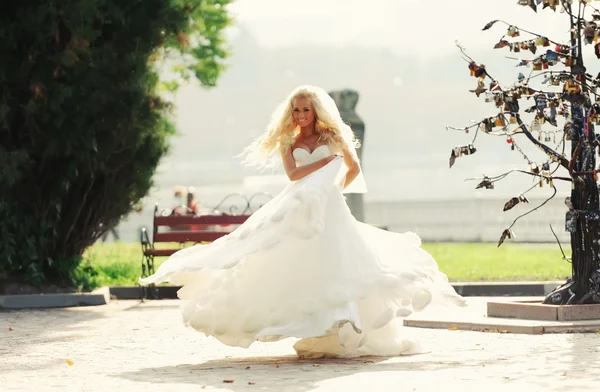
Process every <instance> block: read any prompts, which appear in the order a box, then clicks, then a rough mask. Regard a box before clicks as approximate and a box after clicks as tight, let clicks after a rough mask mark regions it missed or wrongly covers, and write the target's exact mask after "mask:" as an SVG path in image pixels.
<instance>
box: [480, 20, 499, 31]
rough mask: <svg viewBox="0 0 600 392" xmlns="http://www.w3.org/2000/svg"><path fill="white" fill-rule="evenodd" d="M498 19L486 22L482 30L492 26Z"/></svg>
mask: <svg viewBox="0 0 600 392" xmlns="http://www.w3.org/2000/svg"><path fill="white" fill-rule="evenodd" d="M497 21H498V20H497V19H496V20H492V21H491V22H489V23H488V24H486V25H485V26H484V27H483V29H481V30H488V29H489V28H491V27H492V26H493V25H494V24H495V23H496V22H497Z"/></svg>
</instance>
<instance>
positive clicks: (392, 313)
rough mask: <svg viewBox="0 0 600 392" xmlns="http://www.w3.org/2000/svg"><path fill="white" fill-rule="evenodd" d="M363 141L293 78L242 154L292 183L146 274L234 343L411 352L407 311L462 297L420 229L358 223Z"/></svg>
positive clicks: (198, 325)
mask: <svg viewBox="0 0 600 392" xmlns="http://www.w3.org/2000/svg"><path fill="white" fill-rule="evenodd" d="M357 144H358V143H357V141H356V139H355V138H354V135H353V133H352V130H351V129H350V127H349V126H348V125H346V124H345V123H344V122H343V121H342V119H341V117H340V114H339V112H338V109H337V107H336V105H335V103H334V101H333V99H332V98H331V97H329V95H328V94H327V93H326V92H325V91H324V90H323V89H321V88H318V87H314V86H301V87H298V88H296V89H295V90H294V91H293V92H292V93H291V94H290V95H289V96H288V97H287V98H286V99H285V100H284V101H283V102H282V103H281V105H280V106H279V107H278V108H277V110H276V111H275V113H274V114H273V117H272V120H271V123H270V125H269V127H268V129H267V131H266V132H265V133H264V134H263V135H262V136H260V137H259V138H258V139H257V140H256V141H255V142H254V143H252V144H251V145H250V146H249V147H247V148H246V150H245V151H244V156H245V158H246V162H248V163H250V164H256V165H258V166H262V167H269V166H271V167H272V166H274V165H276V164H277V163H278V162H282V163H283V167H284V169H285V172H286V173H287V175H288V177H289V178H290V180H291V183H290V184H289V185H288V186H287V187H285V189H283V191H282V192H281V193H280V194H279V195H277V196H276V197H275V198H274V199H272V200H271V201H270V202H269V203H267V204H265V205H264V206H263V207H262V208H260V209H259V210H258V211H257V212H256V213H254V214H253V215H252V216H251V217H250V218H249V219H248V220H247V221H246V222H245V223H244V224H243V225H241V226H240V227H238V228H237V229H236V230H235V231H233V232H232V233H231V234H229V235H227V236H225V237H222V238H220V239H218V240H217V241H214V242H213V243H211V244H208V245H195V246H193V247H190V248H186V249H182V250H180V251H178V252H177V253H175V254H173V255H172V256H171V257H170V258H169V259H168V260H167V261H165V262H164V263H163V264H162V265H161V266H160V267H159V269H158V270H157V272H156V273H155V274H154V275H152V276H150V277H148V278H146V279H140V283H141V284H152V283H160V282H165V281H168V282H171V283H173V284H177V285H182V286H183V287H182V288H181V289H180V290H179V292H178V296H179V298H180V299H182V300H184V301H183V305H182V307H181V312H182V315H183V321H184V323H185V324H186V325H187V326H190V327H192V328H194V329H196V330H198V331H200V332H202V333H204V334H206V335H207V336H213V337H215V338H216V339H218V340H220V341H221V342H223V343H224V344H227V345H230V346H239V347H245V348H247V347H249V346H250V345H251V344H252V343H254V342H256V341H263V342H269V341H276V340H279V339H284V338H288V337H295V338H300V339H299V340H298V341H297V342H296V343H295V344H294V349H295V350H296V353H297V354H298V356H300V357H312V358H316V357H356V356H362V355H379V356H394V355H400V354H403V353H408V352H414V351H415V350H416V346H415V345H414V344H412V343H411V341H409V340H406V339H402V338H401V337H400V332H401V319H402V318H404V317H406V316H408V315H410V314H411V313H412V312H413V311H420V310H422V309H424V308H425V307H426V306H428V305H437V304H441V305H444V304H457V305H464V304H465V301H464V300H463V299H462V297H460V296H459V295H458V294H456V292H455V291H454V289H453V288H452V286H451V285H450V284H449V283H448V279H447V277H446V275H444V274H443V273H441V272H440V271H439V268H438V265H437V263H436V262H435V260H434V259H433V258H432V257H431V256H430V255H429V254H428V253H427V252H426V251H425V250H423V249H422V248H421V247H420V245H421V240H420V238H419V237H418V236H417V235H416V234H414V233H410V232H409V233H402V234H401V233H392V232H387V231H384V230H380V229H377V228H375V227H372V226H369V225H366V224H363V223H361V222H358V221H357V220H355V219H354V217H353V216H352V214H351V212H350V210H349V208H348V206H347V205H346V202H345V199H344V196H343V193H347V192H353V193H360V192H366V186H365V184H364V177H363V175H362V173H361V170H360V164H359V161H358V156H357V154H356V147H357Z"/></svg>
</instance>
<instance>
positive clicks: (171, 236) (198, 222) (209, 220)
mask: <svg viewBox="0 0 600 392" xmlns="http://www.w3.org/2000/svg"><path fill="white" fill-rule="evenodd" d="M232 196H238V197H240V196H241V195H229V196H228V197H227V198H225V199H224V200H223V202H224V201H225V200H227V199H228V198H230V197H232ZM258 196H266V197H267V198H269V199H270V198H272V196H270V195H268V194H266V193H258V194H256V195H254V196H252V197H251V198H250V199H246V198H245V197H243V196H241V197H242V198H243V200H244V201H245V202H244V203H243V207H242V208H237V207H236V206H232V207H230V208H229V211H230V213H229V214H227V213H222V212H220V211H219V209H218V208H214V209H212V214H210V215H205V214H203V215H173V212H172V211H171V210H161V211H159V210H158V205H157V206H155V207H154V216H153V221H152V238H150V235H148V231H147V230H146V229H145V228H142V230H141V232H140V242H141V245H142V277H143V278H145V277H147V276H150V275H152V274H154V272H155V270H154V258H155V257H168V256H171V255H172V254H173V253H175V252H177V251H178V250H180V249H183V248H184V247H186V246H189V245H190V244H197V243H209V242H213V241H215V240H216V239H218V238H221V237H223V236H225V235H227V234H229V233H231V232H232V231H233V230H235V229H236V228H237V227H238V226H239V225H241V224H242V223H244V222H245V221H246V219H248V218H249V217H250V215H251V214H252V212H253V211H252V208H251V203H252V200H253V199H254V198H256V197H258ZM223 202H221V203H220V204H219V207H221V206H222V205H223ZM261 206H262V205H258V206H257V207H258V208H260V207H261ZM236 209H237V211H242V212H241V213H240V214H235V211H236ZM161 243H162V244H171V245H172V244H176V245H177V246H170V247H160V246H159V247H157V246H156V244H161ZM141 289H142V293H141V294H142V299H144V298H146V297H147V294H148V293H149V292H150V293H151V294H152V296H153V297H154V298H158V290H156V289H155V287H154V286H152V285H151V286H150V287H149V288H146V287H142V288H141Z"/></svg>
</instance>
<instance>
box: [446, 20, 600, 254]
mask: <svg viewBox="0 0 600 392" xmlns="http://www.w3.org/2000/svg"><path fill="white" fill-rule="evenodd" d="M496 22H498V20H496V21H493V22H490V23H488V24H487V25H486V26H485V27H484V29H483V30H487V29H489V28H490V27H491V26H492V25H493V24H495V23H496ZM501 22H503V23H505V24H507V25H509V29H508V32H507V34H508V35H509V36H511V37H515V36H518V35H519V30H520V29H519V28H517V27H515V26H513V25H510V24H508V23H506V22H504V21H501ZM523 31H525V32H527V33H530V34H533V35H536V36H538V38H537V39H536V41H523V42H520V43H518V48H519V49H517V50H516V51H519V50H520V49H521V48H524V46H525V44H527V48H528V49H529V50H531V51H532V52H533V53H535V51H536V50H537V49H532V48H533V47H534V46H535V47H536V48H537V46H549V43H550V42H551V41H550V40H549V39H547V38H545V37H543V36H542V35H540V34H537V33H532V32H529V31H526V30H523ZM503 39H504V37H502V38H501V40H500V41H501V42H502V41H503ZM552 42H553V43H555V44H556V45H557V47H556V48H555V49H556V50H555V51H551V50H548V51H547V52H546V53H545V54H543V55H541V56H539V57H538V58H537V59H536V60H535V61H529V60H521V59H520V61H521V62H520V63H519V65H526V66H527V65H529V64H531V65H532V67H533V70H532V72H533V71H535V70H543V69H547V68H548V67H549V66H551V65H556V64H558V63H560V59H562V58H564V59H565V65H566V66H572V65H573V64H572V61H573V60H572V57H571V54H570V50H571V49H572V48H571V47H568V46H566V45H561V44H559V43H556V42H554V41H552ZM505 43H508V41H504V43H503V44H502V45H498V44H496V46H495V47H496V48H498V47H504V46H509V47H510V48H511V50H515V48H517V45H516V44H514V43H513V44H509V43H508V44H505ZM457 46H458V47H459V49H460V51H461V53H462V54H463V56H464V57H465V60H467V61H468V63H469V66H468V67H469V70H470V72H471V76H474V77H476V78H477V80H478V81H477V88H476V89H474V90H470V91H471V92H473V93H475V94H476V96H478V97H479V96H480V95H481V94H482V93H486V101H488V102H490V101H492V100H493V101H494V102H495V104H496V106H497V107H502V110H501V112H500V113H499V114H498V115H497V116H493V117H488V118H486V119H484V120H482V121H480V122H478V123H477V124H473V125H472V126H470V127H465V128H456V127H449V126H448V127H446V128H447V129H454V130H464V131H465V132H467V133H468V132H469V129H470V128H472V127H475V126H476V127H477V130H476V133H475V137H474V139H473V141H472V142H471V143H470V144H468V145H465V146H458V147H455V148H453V149H452V151H451V156H450V167H452V166H453V165H454V163H455V161H456V159H457V158H459V157H461V156H465V155H472V154H474V153H475V152H476V151H477V150H476V148H475V146H474V142H475V139H476V137H477V134H478V131H479V130H480V129H482V128H483V130H484V132H485V133H487V134H491V135H497V136H501V135H505V136H506V137H507V142H508V143H509V144H510V145H511V149H513V150H514V149H516V148H518V146H517V144H516V143H515V142H514V139H513V138H512V136H513V135H517V134H524V135H525V136H526V137H527V138H528V139H529V140H530V141H531V142H532V143H533V144H534V145H536V146H537V147H538V148H540V149H541V150H542V151H543V152H544V153H545V154H546V155H547V156H548V157H549V158H550V161H554V162H557V163H558V164H559V165H558V166H557V168H556V169H555V170H554V171H553V173H554V172H555V171H556V170H558V168H560V167H561V166H562V167H563V168H565V169H567V170H568V171H569V174H570V176H571V177H558V176H552V175H550V174H549V166H550V162H545V163H543V164H542V170H541V172H540V171H539V169H538V166H537V165H535V166H534V164H533V162H532V161H530V160H529V158H528V157H527V156H526V155H525V154H524V153H523V151H522V150H521V149H520V148H518V150H519V152H520V153H521V154H522V155H523V156H524V157H525V159H527V161H528V163H529V164H530V171H529V172H527V171H524V170H518V169H516V170H511V171H510V172H507V173H504V174H502V175H500V176H496V177H491V178H490V177H487V176H484V177H483V178H481V179H480V180H481V182H480V183H479V184H478V185H477V187H476V189H479V188H486V189H493V184H494V182H496V181H499V180H501V179H503V178H505V177H506V176H507V175H508V174H510V173H513V172H519V173H525V174H529V175H533V176H539V177H541V179H540V181H539V185H540V186H543V184H544V181H545V182H546V183H547V184H549V185H550V186H551V188H553V189H554V192H553V195H552V196H551V197H550V198H549V199H548V200H546V201H544V202H543V203H542V205H543V204H545V203H547V202H548V201H549V200H550V199H551V198H552V197H554V195H555V194H556V188H555V187H554V184H553V183H552V180H553V179H560V180H565V181H573V179H572V178H573V177H575V176H577V175H580V173H574V171H573V165H574V162H575V160H576V157H577V154H576V153H575V154H573V156H572V157H571V160H568V159H567V158H566V157H565V155H564V139H565V138H566V139H567V140H570V139H571V138H570V136H571V135H570V133H569V129H570V128H569V123H568V122H567V123H566V124H565V127H564V128H563V130H562V132H563V137H562V138H561V142H562V144H563V153H562V154H559V153H558V152H557V151H555V150H553V149H551V148H550V147H548V146H547V145H545V144H543V143H542V142H541V134H542V130H541V125H542V124H544V123H546V122H547V123H549V124H551V125H553V126H555V127H556V126H557V125H558V124H557V121H556V117H557V115H565V114H566V113H567V112H568V108H567V107H566V105H565V102H564V101H567V102H572V101H573V100H574V99H581V92H582V89H581V82H580V81H578V80H577V79H576V78H575V77H574V76H573V74H571V73H568V72H564V71H559V72H554V71H542V72H540V74H539V75H536V76H541V74H545V75H546V76H547V77H546V79H545V80H544V82H542V84H545V83H548V82H550V83H551V85H553V86H560V85H561V84H563V91H562V93H558V92H549V91H541V90H537V89H533V88H531V87H529V86H528V82H529V80H530V79H531V78H534V77H536V76H533V77H532V76H531V74H530V76H529V78H527V80H526V81H525V82H523V81H524V79H525V76H524V75H523V74H521V73H520V74H519V78H518V79H519V81H518V84H516V85H515V86H513V87H510V88H508V89H502V88H501V87H500V85H499V83H498V81H497V80H496V79H494V78H493V77H492V76H491V75H490V74H489V72H488V71H487V69H486V68H485V65H483V64H481V65H478V63H477V62H475V61H474V60H473V59H472V58H471V57H470V56H468V55H467V53H466V51H465V50H464V48H463V47H461V46H460V45H459V44H458V43H457ZM486 78H489V79H490V80H491V82H490V85H489V91H488V89H487V88H486V86H485V80H486ZM583 78H587V79H589V80H592V77H591V75H584V76H583ZM599 80H600V74H599V76H598V77H597V78H596V79H595V80H593V86H594V88H596V87H597V86H598V84H599V83H598V81H599ZM593 93H594V95H595V91H594V92H593ZM523 97H526V98H527V99H530V98H532V97H533V98H534V100H535V101H536V104H535V105H533V106H531V107H529V108H528V109H526V110H525V112H527V113H533V112H536V116H535V118H534V120H533V122H532V124H531V126H530V127H529V128H528V127H527V126H526V125H525V124H524V123H523V121H522V119H521V116H520V114H519V104H518V100H519V99H521V98H523ZM588 99H589V98H588ZM546 109H549V112H550V113H546ZM592 112H593V114H595V115H596V121H597V120H598V115H599V114H600V106H598V105H597V104H596V105H594V107H593V110H592ZM506 114H509V115H510V120H509V122H510V123H511V124H514V125H516V128H515V129H513V130H512V131H510V132H509V131H508V129H507V126H506V117H505V115H506ZM494 127H502V130H501V131H500V132H495V131H494ZM532 132H538V134H539V136H538V139H537V140H536V139H535V137H534V136H533V134H532ZM557 132H561V131H558V130H557V131H554V135H556V133H557ZM544 141H545V142H549V141H550V137H549V133H546V139H545V140H544ZM534 187H535V186H534ZM534 187H531V188H530V189H528V190H527V191H526V192H528V191H530V190H531V189H533V188H534ZM526 192H524V193H526ZM524 193H522V194H521V195H519V196H518V197H513V198H512V199H511V200H509V201H508V202H507V203H506V204H505V209H504V211H506V210H508V209H511V208H513V207H514V206H515V205H517V204H519V203H522V202H525V200H526V198H524ZM527 202H528V201H527ZM539 207H541V205H540V206H538V207H536V208H534V209H533V210H531V211H530V212H528V213H531V212H533V211H535V210H537V208H539ZM528 213H527V214H528ZM525 215H526V214H525ZM523 216H524V215H523ZM519 218H520V217H519ZM519 218H517V219H519ZM515 222H516V220H515ZM515 222H513V224H514V223H515ZM512 226H513V225H511V226H510V227H509V228H508V229H507V230H505V232H504V233H503V235H502V236H501V240H500V242H499V244H498V246H500V245H501V244H502V243H503V241H504V239H505V238H506V237H509V238H512V236H513V235H514V233H512V231H511V228H512Z"/></svg>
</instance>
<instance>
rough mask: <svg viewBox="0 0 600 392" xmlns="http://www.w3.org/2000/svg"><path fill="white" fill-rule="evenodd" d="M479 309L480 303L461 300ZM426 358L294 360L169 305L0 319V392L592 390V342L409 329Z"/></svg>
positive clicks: (597, 371)
mask: <svg viewBox="0 0 600 392" xmlns="http://www.w3.org/2000/svg"><path fill="white" fill-rule="evenodd" d="M469 302H470V303H471V304H472V305H473V306H472V307H473V308H475V309H481V307H482V306H483V305H484V301H483V300H482V299H481V298H472V299H469ZM407 332H410V333H412V334H413V335H416V336H417V337H419V338H420V339H421V340H422V342H423V344H424V346H425V347H426V348H427V349H429V350H430V352H429V353H426V354H419V355H413V356H404V357H397V358H390V359H381V358H358V359H352V360H339V359H338V360H298V359H296V357H295V356H294V351H293V349H292V343H293V340H292V339H287V340H284V341H280V342H276V343H256V344H255V345H253V346H252V347H251V348H250V349H248V350H243V349H237V348H231V347H227V346H224V345H222V344H221V343H219V342H218V341H216V340H214V339H212V338H206V337H204V336H203V335H202V334H200V333H197V332H195V331H193V330H191V329H187V328H185V327H183V326H182V324H181V323H180V319H179V307H178V301H176V300H163V301H154V302H146V303H140V302H139V301H112V302H111V303H110V304H108V305H105V306H99V307H81V308H69V309H55V310H24V311H5V312H0V391H36V392H37V391H111V392H116V391H127V392H130V391H178V392H179V391H201V390H219V391H246V390H248V391H258V390H261V391H276V392H279V391H302V392H304V391H344V390H351V391H369V392H371V391H444V392H452V391H461V392H463V391H469V390H475V388H478V389H477V390H478V391H485V392H492V391H510V392H514V391H528V392H532V391H578V392H580V391H598V390H600V335H598V334H593V333H592V334H548V335H516V334H505V333H482V332H469V331H453V330H433V329H419V328H414V329H413V328H407Z"/></svg>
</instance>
